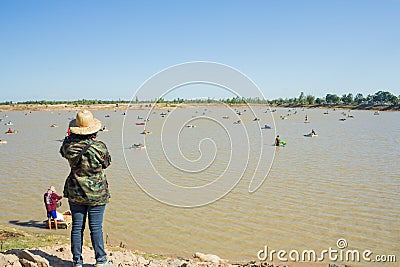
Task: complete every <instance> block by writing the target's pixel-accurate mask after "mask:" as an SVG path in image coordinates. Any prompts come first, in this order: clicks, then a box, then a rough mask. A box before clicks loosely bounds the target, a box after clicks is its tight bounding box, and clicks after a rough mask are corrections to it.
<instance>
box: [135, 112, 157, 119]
mask: <svg viewBox="0 0 400 267" xmlns="http://www.w3.org/2000/svg"><path fill="white" fill-rule="evenodd" d="M153 113H154V112H153ZM137 118H138V120H143V117H140V116H137Z"/></svg>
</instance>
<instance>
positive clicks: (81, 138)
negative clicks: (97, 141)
mask: <svg viewBox="0 0 400 267" xmlns="http://www.w3.org/2000/svg"><path fill="white" fill-rule="evenodd" d="M70 137H71V138H73V139H79V140H86V139H93V138H96V137H97V132H95V133H92V134H86V135H80V134H74V133H71V135H70Z"/></svg>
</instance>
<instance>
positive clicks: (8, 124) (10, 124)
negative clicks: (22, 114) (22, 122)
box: [4, 121, 14, 126]
mask: <svg viewBox="0 0 400 267" xmlns="http://www.w3.org/2000/svg"><path fill="white" fill-rule="evenodd" d="M4 125H7V126H12V125H14V124H13V123H12V122H11V121H9V122H7V123H4Z"/></svg>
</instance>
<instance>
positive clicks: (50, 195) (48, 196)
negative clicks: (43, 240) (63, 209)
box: [43, 186, 62, 220]
mask: <svg viewBox="0 0 400 267" xmlns="http://www.w3.org/2000/svg"><path fill="white" fill-rule="evenodd" d="M60 199H62V196H59V195H57V194H56V188H55V187H54V186H50V188H48V189H47V191H46V193H44V196H43V200H44V204H45V205H46V210H47V218H49V219H50V218H53V219H54V220H56V219H57V212H56V209H57V201H58V200H60Z"/></svg>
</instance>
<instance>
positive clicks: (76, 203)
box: [60, 110, 112, 267]
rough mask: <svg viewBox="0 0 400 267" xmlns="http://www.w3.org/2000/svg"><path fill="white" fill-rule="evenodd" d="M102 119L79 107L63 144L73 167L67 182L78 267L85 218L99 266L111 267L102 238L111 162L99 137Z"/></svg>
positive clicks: (72, 239)
mask: <svg viewBox="0 0 400 267" xmlns="http://www.w3.org/2000/svg"><path fill="white" fill-rule="evenodd" d="M100 128H101V122H100V121H99V120H97V119H95V118H94V117H93V114H92V113H91V112H90V111H88V110H82V111H79V112H78V114H77V115H76V119H75V120H72V121H71V122H70V124H69V130H70V132H71V134H70V135H69V136H67V137H66V138H65V140H64V142H63V144H62V146H61V148H60V153H61V155H62V156H63V157H64V158H66V159H67V160H68V163H69V165H70V167H71V171H70V173H69V175H68V178H67V180H66V181H65V185H64V192H63V193H64V197H66V198H68V202H69V206H70V209H71V213H72V231H71V250H72V256H73V263H74V266H75V267H81V266H82V265H83V259H82V243H83V232H84V229H85V223H86V218H87V217H88V219H89V229H90V237H91V241H92V246H93V248H94V252H95V258H96V266H97V267H111V266H112V263H110V262H108V261H107V258H106V252H105V250H104V240H103V215H104V210H105V206H106V204H107V203H108V199H109V197H110V194H109V191H108V183H107V179H106V174H105V173H104V169H106V168H107V167H108V166H109V165H110V163H111V156H110V154H109V153H108V149H107V147H106V145H105V144H104V143H103V142H101V141H98V140H97V138H96V137H97V132H98V131H99V130H100Z"/></svg>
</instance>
